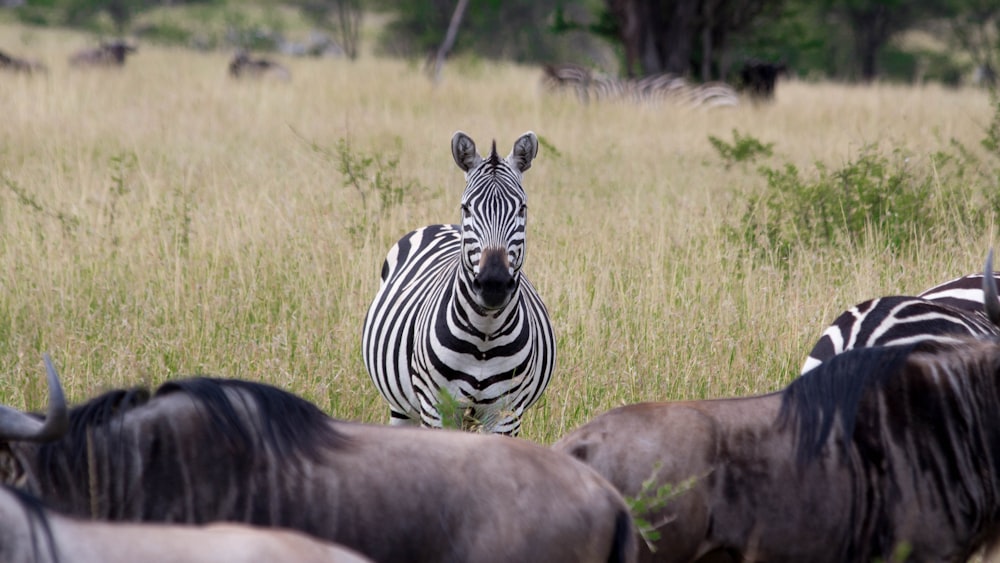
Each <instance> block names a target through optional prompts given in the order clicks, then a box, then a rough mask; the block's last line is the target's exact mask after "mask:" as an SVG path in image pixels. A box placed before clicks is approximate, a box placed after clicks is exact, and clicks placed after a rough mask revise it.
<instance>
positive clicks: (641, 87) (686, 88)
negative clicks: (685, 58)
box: [542, 64, 739, 107]
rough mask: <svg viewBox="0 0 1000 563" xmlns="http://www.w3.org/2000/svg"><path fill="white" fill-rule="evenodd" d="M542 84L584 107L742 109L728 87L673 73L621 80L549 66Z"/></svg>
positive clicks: (575, 67) (580, 69)
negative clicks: (568, 92) (609, 104)
mask: <svg viewBox="0 0 1000 563" xmlns="http://www.w3.org/2000/svg"><path fill="white" fill-rule="evenodd" d="M542 83H543V85H544V86H545V87H546V88H547V89H548V90H553V91H558V90H572V91H573V92H574V93H575V94H576V97H577V99H579V100H580V101H581V102H583V103H587V102H589V101H590V100H596V101H610V102H618V101H624V102H629V103H634V104H661V103H667V104H675V105H681V106H687V107H727V106H736V105H739V94H738V93H737V91H736V89H734V88H733V87H732V86H730V85H728V84H725V83H723V82H706V83H704V84H691V83H689V82H688V81H687V80H685V79H684V77H682V76H678V75H676V74H670V73H663V74H654V75H650V76H644V77H642V78H637V79H631V78H627V79H621V78H615V77H613V76H608V75H606V74H602V73H600V72H594V71H591V70H590V69H588V68H586V67H582V66H579V65H573V64H560V65H546V66H545V67H544V76H543V78H542Z"/></svg>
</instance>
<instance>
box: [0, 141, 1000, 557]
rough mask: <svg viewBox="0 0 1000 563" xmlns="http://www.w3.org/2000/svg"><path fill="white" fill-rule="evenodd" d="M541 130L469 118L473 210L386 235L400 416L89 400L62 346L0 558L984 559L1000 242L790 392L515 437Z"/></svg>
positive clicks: (532, 334)
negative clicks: (65, 363) (66, 374)
mask: <svg viewBox="0 0 1000 563" xmlns="http://www.w3.org/2000/svg"><path fill="white" fill-rule="evenodd" d="M538 147H539V141H538V138H537V136H536V135H535V134H534V133H532V132H530V131H529V132H526V133H525V134H524V135H522V136H521V137H519V138H518V139H517V140H516V141H515V142H514V144H513V148H512V150H511V152H510V153H509V154H508V155H507V156H506V157H501V156H500V154H499V153H498V152H497V147H496V142H493V143H492V145H491V147H490V149H489V151H483V154H481V152H480V150H479V149H478V148H477V146H476V144H475V142H474V141H473V140H472V138H470V137H469V136H468V135H466V134H464V133H462V132H458V133H456V134H455V135H454V137H453V138H452V143H451V150H452V156H453V157H454V160H455V163H456V165H457V166H458V168H459V169H460V170H461V171H462V172H463V173H464V175H465V181H466V186H465V190H464V192H463V194H462V198H461V206H460V207H461V217H460V223H459V224H456V225H449V224H441V225H430V226H426V227H423V228H420V229H417V230H415V231H412V232H410V233H408V234H406V235H405V236H403V237H402V238H400V239H399V241H398V242H397V243H396V244H395V245H394V246H393V247H392V248H391V249H390V250H389V252H388V254H387V256H386V259H385V262H384V264H383V266H382V271H381V284H380V286H379V289H378V291H377V293H376V295H375V297H374V299H373V300H372V303H371V306H370V308H369V310H368V312H367V314H366V316H365V320H364V325H363V327H360V328H361V341H362V342H361V344H362V354H363V360H364V364H365V366H366V368H367V371H368V373H369V376H370V378H371V381H372V382H373V384H374V386H375V388H376V389H377V390H378V392H379V393H380V394H381V395H382V396H383V397H384V399H385V400H386V402H387V404H388V407H389V413H390V424H389V425H388V426H386V425H377V424H362V423H358V422H351V421H345V420H339V419H336V418H332V417H331V416H329V415H328V414H327V413H324V412H323V411H322V410H321V409H319V408H318V407H317V406H315V405H314V404H312V403H310V402H308V401H306V400H305V399H303V398H301V397H298V396H296V395H294V394H292V393H289V392H287V391H284V390H282V389H279V388H277V387H274V386H270V385H266V384H262V383H255V382H249V381H244V380H240V379H221V378H213V377H189V378H177V379H173V380H170V381H168V382H167V383H165V384H163V385H162V386H160V387H159V388H158V389H155V390H152V391H151V390H149V389H146V388H143V387H136V388H127V389H115V390H110V391H107V392H105V393H103V394H101V395H99V396H97V397H94V398H91V399H89V400H87V401H85V402H83V403H81V404H78V405H76V406H73V407H72V408H71V407H69V406H68V405H67V404H66V400H65V398H64V396H63V393H62V390H61V385H60V382H59V376H58V374H57V373H56V370H55V368H54V367H53V365H52V363H51V360H50V359H49V358H48V356H47V355H46V356H44V360H45V366H46V378H47V383H48V388H49V404H48V406H47V408H46V412H45V413H40V414H39V413H25V412H21V411H19V410H17V409H13V408H11V407H6V406H2V405H0V481H2V483H3V486H2V487H0V560H2V561H9V562H21V561H24V562H48V561H83V562H89V561H109V562H117V561H140V560H141V561H148V562H154V563H155V562H161V561H162V562H166V561H209V560H225V561H237V562H239V561H243V562H250V561H276V560H281V561H341V562H353V561H379V562H398V561H417V562H424V561H426V562H432V561H434V562H437V561H477V562H479V561H485V562H493V561H497V562H500V561H504V562H508V561H545V562H576V561H582V562H591V561H593V562H599V561H601V562H603V561H638V560H641V561H660V562H688V561H701V562H727V561H728V562H734V563H735V562H738V561H769V562H782V561H814V562H855V561H857V562H867V561H875V560H882V561H890V560H892V561H896V560H907V561H965V560H967V559H968V558H970V557H972V556H973V555H974V554H976V553H979V552H980V551H981V550H983V549H984V548H989V547H991V546H992V544H993V541H994V540H996V539H997V538H1000V420H998V419H1000V408H998V407H1000V340H998V337H1000V297H998V295H997V287H996V284H997V282H996V279H995V276H994V273H993V265H992V253H991V254H990V255H989V256H988V257H987V260H986V266H985V271H984V273H983V274H973V275H967V276H963V277H959V278H956V279H953V280H950V281H947V282H945V283H943V284H941V285H938V286H935V287H934V288H931V289H929V290H927V291H925V292H923V293H921V294H919V295H917V296H890V297H884V298H879V299H874V300H871V301H867V302H864V303H862V304H859V305H857V306H854V307H852V308H850V309H849V310H847V311H845V312H844V313H843V315H841V316H840V317H839V318H838V319H836V321H835V322H834V323H833V324H832V325H831V326H830V327H829V328H828V329H826V331H825V332H824V333H823V334H822V337H821V339H820V340H819V342H818V343H817V344H816V346H815V347H814V348H813V350H812V351H811V352H810V354H809V357H808V359H807V360H806V362H805V364H804V366H803V370H802V372H803V373H802V374H801V376H800V377H798V378H797V379H796V380H795V381H793V382H792V383H791V384H790V385H788V386H787V387H786V388H785V389H783V390H781V391H777V392H773V393H769V394H764V395H759V396H752V397H735V398H725V399H711V400H700V401H672V402H650V403H641V404H634V405H628V406H624V407H620V408H618V409H614V410H612V411H609V412H606V413H604V414H601V415H598V416H597V417H595V418H594V419H593V420H591V421H590V422H587V423H586V424H584V425H582V426H581V427H579V428H577V429H575V430H573V431H572V432H570V433H569V434H567V435H566V436H563V437H562V438H561V439H559V440H558V441H557V442H556V443H555V444H553V445H552V446H551V447H545V446H543V445H540V444H535V443H532V442H530V441H528V440H523V439H520V438H517V435H518V433H519V430H520V420H521V418H522V416H523V414H524V413H525V411H526V410H527V409H529V408H530V407H531V406H532V405H533V404H534V403H536V402H537V401H538V399H539V398H540V397H541V396H542V394H543V392H544V391H545V389H546V387H547V385H548V383H549V381H550V380H551V378H552V375H553V372H554V369H555V365H556V341H555V338H554V336H553V335H554V332H555V330H554V328H553V325H552V322H551V319H550V317H549V315H548V312H547V310H546V308H545V305H544V303H543V301H542V299H541V297H540V296H539V294H538V292H536V291H535V289H534V287H533V286H532V285H531V283H530V282H529V281H528V278H527V277H526V276H525V274H524V273H523V271H522V270H523V266H524V258H525V252H526V250H525V249H526V224H527V209H528V208H527V196H526V192H525V190H524V187H523V184H522V181H523V176H524V174H525V173H526V172H527V171H528V170H529V169H530V168H531V166H532V164H533V161H534V159H535V158H536V156H537V154H538ZM421 427H428V428H421ZM472 430H475V431H472ZM637 499H639V500H643V501H644V502H642V503H637V502H635V501H636V500H637ZM640 504H641V505H642V506H644V507H645V508H643V509H642V511H641V513H635V511H636V510H638V509H636V506H639V505H640ZM650 531H652V532H655V534H654V533H650Z"/></svg>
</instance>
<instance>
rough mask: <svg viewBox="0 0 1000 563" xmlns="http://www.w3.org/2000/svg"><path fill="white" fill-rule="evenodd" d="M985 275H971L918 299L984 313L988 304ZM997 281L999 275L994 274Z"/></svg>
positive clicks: (938, 286) (926, 292)
mask: <svg viewBox="0 0 1000 563" xmlns="http://www.w3.org/2000/svg"><path fill="white" fill-rule="evenodd" d="M983 277H984V276H983V274H971V275H968V276H963V277H960V278H955V279H953V280H950V281H946V282H944V283H942V284H939V285H936V286H934V287H932V288H930V289H928V290H926V291H924V292H922V293H920V294H918V295H917V297H921V298H923V299H927V300H928V301H934V302H935V303H943V304H945V305H948V306H950V307H955V308H957V309H964V310H966V311H982V310H983V307H984V305H985V303H986V299H985V297H984V295H985V294H984V293H983ZM993 279H994V280H996V279H997V274H996V273H994V274H993Z"/></svg>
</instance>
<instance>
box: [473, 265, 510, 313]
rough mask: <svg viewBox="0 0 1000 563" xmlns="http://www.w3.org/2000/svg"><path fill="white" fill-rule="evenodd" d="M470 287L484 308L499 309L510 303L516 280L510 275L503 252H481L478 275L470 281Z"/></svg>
mask: <svg viewBox="0 0 1000 563" xmlns="http://www.w3.org/2000/svg"><path fill="white" fill-rule="evenodd" d="M472 287H473V289H474V290H475V291H476V293H478V294H479V298H480V299H481V300H482V304H483V306H485V307H488V308H491V309H499V308H500V307H503V306H504V305H506V304H507V302H508V301H510V296H511V295H512V294H513V293H514V290H515V289H516V288H517V280H516V279H514V276H513V275H511V273H510V266H509V265H508V263H507V260H506V254H505V253H504V252H501V251H486V252H483V257H482V260H481V261H480V262H479V275H478V276H476V277H475V279H473V280H472Z"/></svg>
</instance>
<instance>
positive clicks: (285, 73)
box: [229, 49, 292, 82]
mask: <svg viewBox="0 0 1000 563" xmlns="http://www.w3.org/2000/svg"><path fill="white" fill-rule="evenodd" d="M229 76H232V77H233V78H274V79H276V80H281V81H283V82H287V81H289V80H291V79H292V73H291V71H289V70H288V68H287V67H285V65H283V64H281V63H279V62H277V61H272V60H271V59H265V58H263V57H258V58H254V57H251V56H250V54H249V53H247V52H246V51H244V50H242V49H241V50H239V51H237V52H236V54H235V55H234V56H233V58H232V60H231V61H229Z"/></svg>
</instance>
